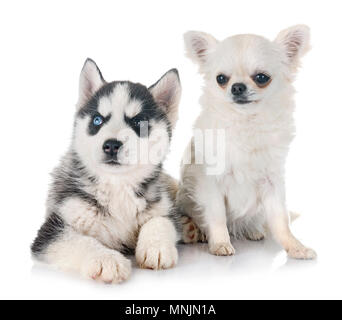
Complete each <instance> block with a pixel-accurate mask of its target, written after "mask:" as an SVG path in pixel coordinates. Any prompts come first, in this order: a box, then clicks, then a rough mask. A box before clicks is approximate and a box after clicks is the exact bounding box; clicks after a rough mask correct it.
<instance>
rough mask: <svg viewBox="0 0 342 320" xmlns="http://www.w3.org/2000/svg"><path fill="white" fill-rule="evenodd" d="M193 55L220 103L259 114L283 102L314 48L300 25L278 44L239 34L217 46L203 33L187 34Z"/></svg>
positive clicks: (261, 38) (206, 89)
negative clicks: (302, 59) (301, 60)
mask: <svg viewBox="0 0 342 320" xmlns="http://www.w3.org/2000/svg"><path fill="white" fill-rule="evenodd" d="M185 44H186V49H187V53H188V56H189V57H190V58H192V59H193V60H194V61H195V62H196V63H198V64H199V66H200V72H201V73H203V74H204V76H205V81H206V86H205V92H206V93H208V94H209V95H210V96H211V97H212V98H213V99H215V102H219V103H220V104H223V105H226V106H229V107H233V108H235V109H237V110H239V111H247V112H248V111H253V112H255V111H256V110H260V109H261V108H262V106H265V105H269V102H270V101H276V99H280V98H281V95H282V94H283V92H284V90H286V88H288V86H289V84H290V83H291V80H292V79H293V75H294V73H295V71H296V69H297V67H298V65H299V58H300V57H301V56H302V55H303V54H304V53H305V52H306V51H307V49H308V48H309V29H308V27H306V26H302V25H300V26H295V27H292V28H290V29H287V30H285V31H283V32H281V33H280V34H279V35H278V37H277V38H276V40H275V41H269V40H267V39H265V38H263V37H260V36H256V35H238V36H234V37H230V38H227V39H225V40H223V41H218V40H216V39H215V38H213V37H212V36H211V35H208V34H205V33H202V32H193V31H191V32H188V33H186V34H185Z"/></svg>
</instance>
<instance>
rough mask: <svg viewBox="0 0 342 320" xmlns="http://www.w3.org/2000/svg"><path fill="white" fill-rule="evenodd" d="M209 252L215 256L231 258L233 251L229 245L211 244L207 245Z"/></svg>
mask: <svg viewBox="0 0 342 320" xmlns="http://www.w3.org/2000/svg"><path fill="white" fill-rule="evenodd" d="M209 251H210V253H211V254H213V255H215V256H232V255H234V254H235V249H234V247H233V246H232V244H231V243H213V244H211V245H209Z"/></svg>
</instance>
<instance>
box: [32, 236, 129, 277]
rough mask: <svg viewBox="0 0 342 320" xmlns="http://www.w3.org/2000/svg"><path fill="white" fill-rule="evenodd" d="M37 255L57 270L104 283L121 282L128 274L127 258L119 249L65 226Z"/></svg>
mask: <svg viewBox="0 0 342 320" xmlns="http://www.w3.org/2000/svg"><path fill="white" fill-rule="evenodd" d="M38 258H40V259H41V260H43V261H45V262H47V263H50V264H52V265H55V266H57V267H58V268H60V269H63V270H66V271H75V272H78V273H80V274H81V275H82V276H84V277H86V278H92V279H94V280H99V281H102V282H105V283H119V282H122V281H124V280H126V279H127V278H128V277H129V275H130V273H131V262H130V260H128V259H127V258H125V257H124V256H123V255H122V254H121V253H120V252H118V251H115V250H111V249H109V248H107V247H105V246H103V245H102V244H101V243H100V242H99V241H97V240H96V239H95V238H92V237H88V236H84V235H81V234H79V233H77V232H75V231H73V230H72V229H69V230H68V229H66V230H65V231H64V232H63V234H61V236H60V237H59V238H58V239H56V240H55V241H54V242H52V243H51V244H49V245H48V246H47V248H46V249H45V250H44V252H42V253H41V254H39V255H38Z"/></svg>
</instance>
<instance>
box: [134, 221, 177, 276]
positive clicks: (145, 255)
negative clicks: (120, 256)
mask: <svg viewBox="0 0 342 320" xmlns="http://www.w3.org/2000/svg"><path fill="white" fill-rule="evenodd" d="M176 242H177V232H176V229H175V227H174V225H173V223H172V222H171V221H170V220H169V219H168V218H165V217H155V218H151V219H150V220H148V221H147V222H146V223H145V224H144V225H143V226H142V227H141V229H140V233H139V238H138V243H137V248H136V259H137V263H138V264H139V265H140V267H141V268H144V269H153V270H158V269H169V268H172V267H174V266H175V265H176V264H177V261H178V252H177V248H176Z"/></svg>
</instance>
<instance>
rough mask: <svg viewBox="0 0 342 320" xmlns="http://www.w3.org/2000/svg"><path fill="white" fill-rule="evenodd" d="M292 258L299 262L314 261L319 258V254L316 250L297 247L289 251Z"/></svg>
mask: <svg viewBox="0 0 342 320" xmlns="http://www.w3.org/2000/svg"><path fill="white" fill-rule="evenodd" d="M287 253H288V255H289V257H290V258H293V259H299V260H313V259H316V258H317V254H316V252H315V251H314V250H312V249H310V248H306V247H304V246H295V247H292V248H290V249H289V250H288V251H287Z"/></svg>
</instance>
